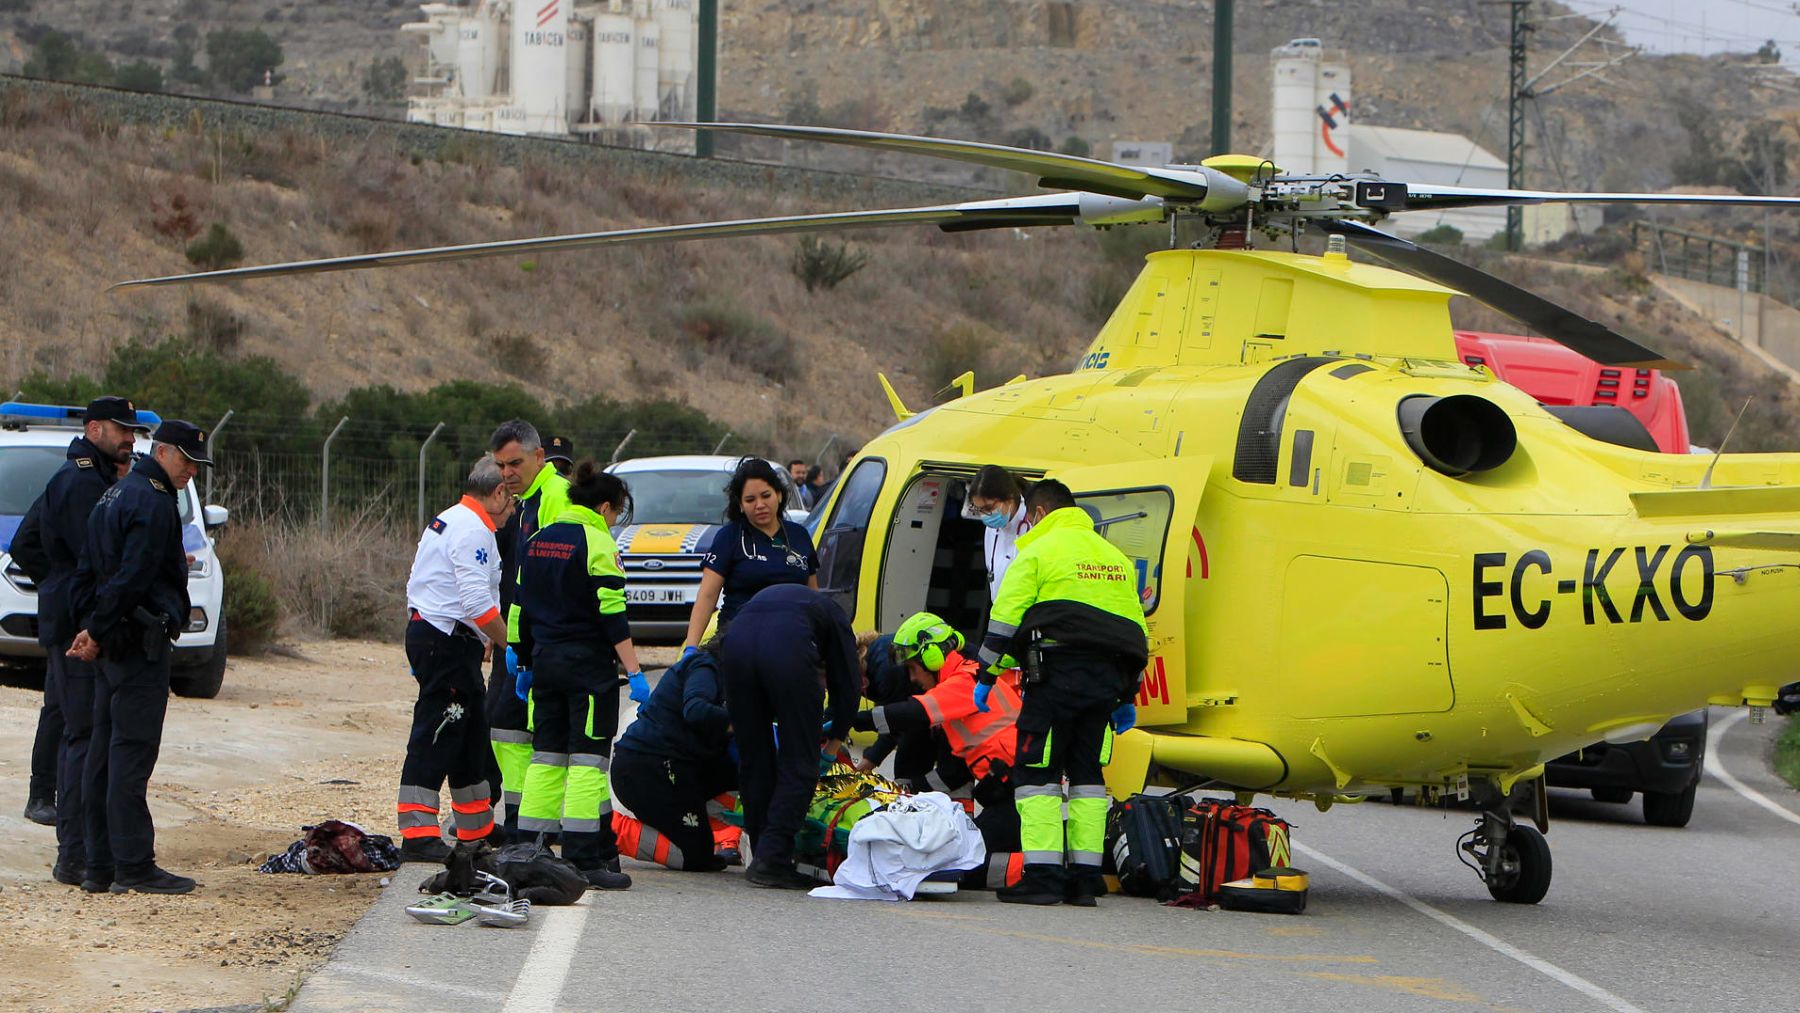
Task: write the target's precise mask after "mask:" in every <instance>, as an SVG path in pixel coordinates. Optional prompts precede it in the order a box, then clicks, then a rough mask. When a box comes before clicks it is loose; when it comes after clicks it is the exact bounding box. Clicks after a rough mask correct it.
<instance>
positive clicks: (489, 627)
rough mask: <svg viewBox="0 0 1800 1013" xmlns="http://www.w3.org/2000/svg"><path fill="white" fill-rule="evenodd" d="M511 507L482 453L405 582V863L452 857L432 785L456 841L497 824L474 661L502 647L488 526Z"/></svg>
mask: <svg viewBox="0 0 1800 1013" xmlns="http://www.w3.org/2000/svg"><path fill="white" fill-rule="evenodd" d="M511 512H512V494H511V492H509V491H508V489H507V487H506V481H505V478H504V477H503V476H502V475H501V474H500V466H499V465H498V464H497V463H495V461H494V459H493V457H492V456H489V457H483V458H482V459H481V460H480V461H479V462H477V463H476V465H475V467H474V469H473V470H471V471H470V472H469V477H468V478H467V479H466V480H465V481H464V482H463V497H462V499H461V501H459V502H458V503H457V504H456V505H455V506H453V507H451V508H450V509H448V510H445V511H444V512H443V513H441V514H438V515H437V516H436V517H434V518H432V521H431V523H430V524H428V525H426V527H425V530H424V531H423V532H421V533H420V535H419V548H418V551H417V552H416V553H415V554H414V556H413V565H412V576H411V577H410V578H409V579H408V580H407V582H406V604H407V609H408V611H409V614H410V617H411V621H410V622H408V623H407V624H406V660H407V662H408V663H409V664H411V665H412V674H413V678H414V679H416V680H418V683H419V701H418V703H417V704H415V705H414V706H413V725H412V734H411V736H410V737H409V738H408V739H407V743H406V762H405V764H404V765H403V766H402V767H401V769H400V797H399V802H398V806H397V810H398V816H399V821H400V837H401V844H400V854H401V857H402V858H403V859H405V860H408V861H426V862H441V861H443V860H444V859H445V858H446V857H447V856H448V855H449V848H448V847H446V846H445V845H444V842H443V841H442V840H440V839H439V837H438V790H439V789H440V788H441V787H443V784H444V782H445V781H446V780H448V781H449V782H450V802H451V808H452V809H454V810H455V814H456V836H457V839H458V840H463V841H475V840H480V839H482V838H484V837H486V836H487V835H488V834H489V833H490V832H491V831H492V830H493V828H494V811H493V805H492V802H491V800H490V797H489V795H490V791H489V786H488V782H487V771H488V766H489V764H488V726H487V717H486V709H485V706H484V705H485V696H486V687H485V686H483V684H482V680H481V663H482V660H483V658H484V657H485V656H488V655H489V654H491V653H492V652H497V651H502V650H505V649H506V619H505V618H504V617H503V616H501V614H500V548H499V545H498V544H497V543H496V542H495V540H494V529H495V528H496V527H498V526H499V525H502V524H505V523H506V519H507V516H508V515H509V514H511Z"/></svg>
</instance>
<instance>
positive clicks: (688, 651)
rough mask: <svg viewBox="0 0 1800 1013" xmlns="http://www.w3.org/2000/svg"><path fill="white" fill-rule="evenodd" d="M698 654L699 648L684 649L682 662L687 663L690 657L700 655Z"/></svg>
mask: <svg viewBox="0 0 1800 1013" xmlns="http://www.w3.org/2000/svg"><path fill="white" fill-rule="evenodd" d="M698 653H700V648H698V647H683V648H682V649H681V660H682V661H686V660H687V659H688V655H690V654H698Z"/></svg>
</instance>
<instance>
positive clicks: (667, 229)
mask: <svg viewBox="0 0 1800 1013" xmlns="http://www.w3.org/2000/svg"><path fill="white" fill-rule="evenodd" d="M1162 215H1163V209H1162V202H1161V201H1160V200H1157V199H1155V198H1151V199H1145V200H1137V201H1127V200H1121V199H1118V198H1113V197H1103V196H1098V195H1095V194H1081V193H1048V194H1030V195H1027V196H1024V197H1003V198H1000V199H997V200H982V201H968V202H965V203H961V204H940V205H936V206H930V207H917V208H892V209H888V210H879V211H845V212H838V213H833V214H818V215H791V216H787V217H781V218H746V219H741V220H738V221H729V222H700V223H695V224H691V225H662V226H652V227H648V228H637V229H613V230H610V231H607V232H587V233H579V234H575V235H567V236H546V237H541V238H534V239H503V240H498V241H494V242H487V243H468V244H464V245H460V246H436V247H430V248H427V249H421V250H401V251H395V252H391V253H366V254H359V255H355V256H349V257H328V258H325V259H321V260H300V261H292V262H289V263H284V264H264V265H259V266H256V267H237V268H229V269H227V270H223V271H205V272H200V273H197V274H177V275H169V276H166V277H161V278H141V279H137V280H133V281H122V282H119V283H118V284H116V285H113V286H111V288H109V289H108V291H111V290H113V289H125V288H148V287H154V286H162V285H192V284H197V283H209V282H226V281H241V280H243V279H247V278H266V277H274V276H279V275H293V274H318V273H323V272H328V271H354V270H360V269H363V268H371V267H405V266H408V265H412V264H434V263H442V262H446V261H453V260H468V259H472V258H476V257H501V256H506V255H509V254H525V253H548V252H553V251H557V250H574V249H584V248H587V247H595V246H621V245H628V244H633V243H656V242H677V241H680V240H685V239H710V238H714V237H718V236H757V235H778V234H782V233H794V232H826V231H832V230H838V229H867V228H877V227H883V226H891V225H937V226H938V227H939V228H940V229H943V230H945V231H961V230H965V229H983V228H1020V227H1026V226H1035V225H1076V224H1089V225H1110V224H1122V223H1126V222H1136V221H1161V220H1162Z"/></svg>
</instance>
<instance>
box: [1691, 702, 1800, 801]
mask: <svg viewBox="0 0 1800 1013" xmlns="http://www.w3.org/2000/svg"><path fill="white" fill-rule="evenodd" d="M1748 713H1749V712H1748V711H1738V712H1737V713H1735V714H1728V715H1726V716H1725V717H1724V718H1723V719H1722V720H1719V721H1715V722H1713V726H1712V730H1711V731H1709V732H1707V733H1706V772H1707V773H1708V774H1711V775H1712V776H1714V777H1716V778H1718V779H1719V780H1721V781H1724V782H1725V783H1726V785H1728V786H1729V787H1730V788H1731V790H1732V791H1735V792H1737V793H1738V794H1739V795H1742V796H1744V797H1745V798H1747V799H1749V800H1750V801H1752V802H1755V803H1756V804H1757V805H1759V806H1762V807H1763V808H1764V809H1767V810H1769V811H1770V812H1772V813H1774V814H1775V815H1777V816H1779V817H1781V818H1782V819H1784V820H1787V821H1788V822H1789V823H1800V813H1796V812H1794V811H1793V810H1792V809H1789V808H1788V807H1787V806H1784V805H1782V804H1781V803H1780V802H1777V801H1775V800H1774V799H1772V798H1770V797H1769V796H1767V795H1764V794H1763V793H1762V792H1760V791H1757V790H1756V789H1755V788H1752V787H1750V786H1749V785H1747V784H1745V783H1744V782H1742V781H1740V780H1738V779H1737V778H1736V777H1735V776H1733V775H1732V773H1731V771H1729V770H1726V769H1725V761H1724V760H1722V759H1720V758H1719V742H1720V741H1721V740H1723V739H1724V738H1725V733H1726V732H1728V731H1730V730H1731V729H1732V727H1733V726H1735V725H1736V724H1737V723H1738V722H1739V721H1742V720H1744V716H1745V715H1746V714H1748Z"/></svg>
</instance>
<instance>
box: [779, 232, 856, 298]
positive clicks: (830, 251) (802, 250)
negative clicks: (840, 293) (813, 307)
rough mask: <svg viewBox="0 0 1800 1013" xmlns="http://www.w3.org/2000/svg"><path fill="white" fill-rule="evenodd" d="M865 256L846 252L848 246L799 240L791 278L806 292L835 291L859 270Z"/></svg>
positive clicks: (822, 241) (815, 240) (809, 238)
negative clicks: (803, 287) (833, 289)
mask: <svg viewBox="0 0 1800 1013" xmlns="http://www.w3.org/2000/svg"><path fill="white" fill-rule="evenodd" d="M868 262H869V258H868V256H866V255H865V254H863V253H862V252H860V251H853V250H851V249H850V244H849V243H842V242H839V243H833V242H829V241H827V240H824V239H820V238H819V237H818V236H803V237H801V239H800V243H799V245H797V246H796V247H794V259H793V261H792V269H793V272H794V277H796V278H799V279H800V283H801V284H803V285H805V286H806V290H807V291H808V292H811V291H814V290H815V289H821V288H836V287H837V286H838V283H839V282H841V281H843V280H844V279H845V278H848V277H850V276H851V275H853V274H855V273H856V272H858V271H860V270H862V269H863V265H864V264H867V263H868Z"/></svg>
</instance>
